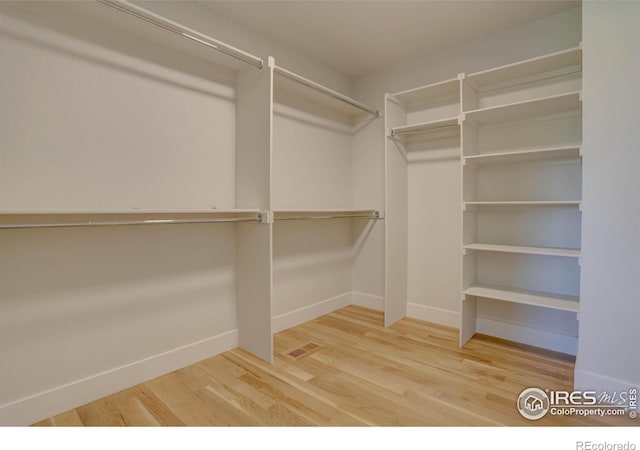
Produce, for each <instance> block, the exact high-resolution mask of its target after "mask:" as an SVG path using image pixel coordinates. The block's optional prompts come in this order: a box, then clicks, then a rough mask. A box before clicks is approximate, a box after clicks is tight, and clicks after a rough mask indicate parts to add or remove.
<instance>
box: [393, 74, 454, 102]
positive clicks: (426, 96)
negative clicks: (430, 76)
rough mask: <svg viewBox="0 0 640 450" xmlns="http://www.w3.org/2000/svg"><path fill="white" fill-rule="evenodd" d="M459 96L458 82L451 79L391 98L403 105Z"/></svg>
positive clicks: (403, 92)
mask: <svg viewBox="0 0 640 450" xmlns="http://www.w3.org/2000/svg"><path fill="white" fill-rule="evenodd" d="M459 96H460V80H458V79H457V78H452V79H449V80H445V81H440V82H438V83H433V84H428V85H426V86H420V87H418V88H415V89H408V90H406V91H401V92H397V93H395V94H393V98H395V99H396V101H398V102H399V103H401V104H403V105H408V104H411V103H427V102H429V101H432V100H433V99H438V98H440V99H442V98H453V97H459Z"/></svg>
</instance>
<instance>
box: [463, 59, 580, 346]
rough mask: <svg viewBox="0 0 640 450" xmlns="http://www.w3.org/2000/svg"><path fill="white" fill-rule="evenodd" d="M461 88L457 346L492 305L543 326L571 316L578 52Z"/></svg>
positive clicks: (575, 282)
mask: <svg viewBox="0 0 640 450" xmlns="http://www.w3.org/2000/svg"><path fill="white" fill-rule="evenodd" d="M461 89H462V93H461V96H462V117H461V119H462V120H461V122H462V157H461V161H462V210H463V213H462V216H463V233H462V236H463V237H462V241H463V242H462V243H463V261H462V303H461V309H460V311H461V325H460V344H461V345H464V344H465V343H466V342H467V341H468V340H469V339H470V338H471V337H472V336H473V335H474V334H475V333H476V331H478V323H479V321H478V318H479V317H484V318H486V316H487V315H489V316H490V315H491V311H492V309H493V310H494V311H495V309H496V308H499V307H500V306H499V304H496V303H495V301H499V302H506V303H510V304H518V305H527V307H531V306H534V307H540V308H543V309H544V311H545V312H542V313H541V314H543V317H545V318H546V319H545V320H552V319H551V318H552V315H553V314H554V313H553V311H554V310H560V311H563V312H571V313H577V312H578V311H579V292H578V291H579V272H580V270H579V258H580V214H581V212H580V211H581V209H580V208H581V155H580V141H581V93H580V89H581V50H580V47H576V48H571V49H568V50H565V51H560V52H556V53H552V54H549V55H544V56H541V57H538V58H533V59H529V60H526V61H523V62H519V63H514V64H509V65H506V66H502V67H498V68H494V69H489V70H485V71H482V72H477V73H472V74H469V75H466V76H465V77H464V78H463V79H462V80H461ZM552 272H553V274H552ZM486 299H489V300H486ZM484 302H488V303H484ZM492 302H494V303H492ZM515 311H516V312H515V313H513V312H512V314H515V316H514V317H516V318H515V319H514V320H515V322H516V323H517V322H518V321H519V320H523V321H525V322H526V317H518V314H519V313H518V312H517V310H515ZM522 311H526V310H522ZM522 314H526V312H522ZM563 320H564V321H565V322H566V321H567V319H566V317H564V316H563V317H561V318H558V319H557V320H556V322H557V321H563ZM567 327H568V328H571V326H570V324H569V325H567ZM480 331H482V332H491V330H487V329H482V328H481V329H480ZM512 338H513V339H515V340H521V341H525V342H526V340H524V339H523V338H522V337H518V336H515V337H512ZM529 343H531V342H529ZM533 344H536V343H535V342H533ZM576 344H577V338H575V337H570V338H568V339H566V340H565V341H564V342H562V343H559V344H551V346H550V348H552V349H554V350H560V351H565V352H568V353H573V352H575V351H576ZM540 345H543V344H540Z"/></svg>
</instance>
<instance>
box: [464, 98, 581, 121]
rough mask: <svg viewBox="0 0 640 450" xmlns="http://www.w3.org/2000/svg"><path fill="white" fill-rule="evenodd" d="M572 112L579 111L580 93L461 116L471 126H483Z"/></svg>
mask: <svg viewBox="0 0 640 450" xmlns="http://www.w3.org/2000/svg"><path fill="white" fill-rule="evenodd" d="M573 110H575V111H579V110H580V91H575V92H569V93H566V94H561V95H553V96H549V97H542V98H536V99H533V100H527V101H523V102H516V103H509V104H506V105H500V106H492V107H488V108H481V109H475V110H472V111H468V112H466V113H465V114H463V118H464V121H465V122H467V123H469V124H471V125H474V126H483V125H490V124H495V123H508V122H515V121H518V120H525V119H531V118H534V117H541V116H546V115H549V114H553V113H559V112H563V111H573Z"/></svg>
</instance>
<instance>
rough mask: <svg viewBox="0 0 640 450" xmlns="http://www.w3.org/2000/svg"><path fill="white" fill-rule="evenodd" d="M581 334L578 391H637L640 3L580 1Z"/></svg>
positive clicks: (639, 365) (639, 375)
mask: <svg viewBox="0 0 640 450" xmlns="http://www.w3.org/2000/svg"><path fill="white" fill-rule="evenodd" d="M583 8H584V11H583V33H584V38H583V64H584V92H583V114H584V140H583V144H584V145H583V154H584V158H583V166H584V168H583V182H584V191H583V195H584V200H583V224H582V258H581V260H582V281H581V299H580V303H581V306H580V334H579V350H578V359H577V367H576V376H575V384H576V389H596V390H599V391H603V390H606V391H609V392H611V391H618V392H620V391H621V390H626V389H628V388H629V387H631V386H635V387H638V386H640V359H639V358H638V346H637V334H638V320H639V317H640V301H638V300H639V299H640V295H639V294H638V292H640V278H639V277H638V274H639V273H640V235H639V234H638V230H640V200H639V198H638V196H637V192H638V190H639V188H640V181H639V180H640V178H638V168H639V167H640V153H639V152H638V149H640V137H639V136H640V135H639V134H638V121H637V117H638V114H637V109H638V104H640V91H638V78H639V77H640V56H639V55H640V54H639V53H638V48H637V44H638V42H639V41H640V31H639V30H638V23H639V22H640V4H638V3H637V2H585V3H584V6H583Z"/></svg>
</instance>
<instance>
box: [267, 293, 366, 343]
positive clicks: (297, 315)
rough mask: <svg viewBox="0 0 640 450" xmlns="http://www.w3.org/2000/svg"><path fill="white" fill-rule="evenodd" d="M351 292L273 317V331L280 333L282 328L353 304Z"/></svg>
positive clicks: (284, 328)
mask: <svg viewBox="0 0 640 450" xmlns="http://www.w3.org/2000/svg"><path fill="white" fill-rule="evenodd" d="M352 297H353V296H352V294H351V292H347V293H346V294H341V295H338V296H337V297H333V298H329V299H327V300H322V301H320V302H318V303H314V304H313V305H309V306H305V307H304V308H300V309H296V310H295V311H290V312H288V313H284V314H280V315H279V316H276V317H274V318H273V322H272V327H273V332H274V333H278V332H280V331H282V330H286V329H288V328H291V327H295V326H296V325H300V324H301V323H305V322H308V321H310V320H313V319H315V318H317V317H320V316H324V315H325V314H329V313H330V312H333V311H335V310H337V309H340V308H344V307H345V306H349V305H351V303H352V302H351V299H352Z"/></svg>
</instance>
